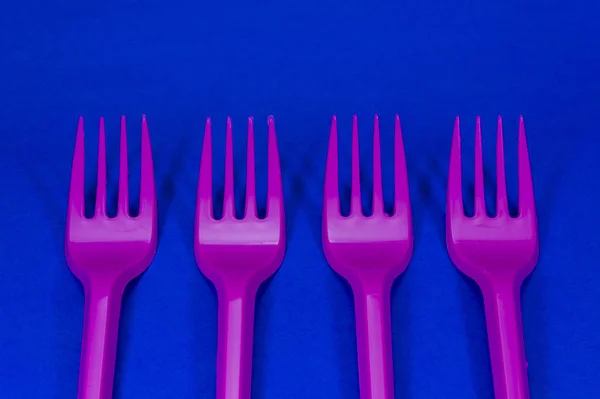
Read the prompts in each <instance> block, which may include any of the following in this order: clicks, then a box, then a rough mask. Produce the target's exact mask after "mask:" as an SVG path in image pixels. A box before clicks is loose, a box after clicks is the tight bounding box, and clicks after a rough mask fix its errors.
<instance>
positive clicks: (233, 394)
mask: <svg viewBox="0 0 600 399" xmlns="http://www.w3.org/2000/svg"><path fill="white" fill-rule="evenodd" d="M217 291H218V301H219V304H218V307H219V311H218V312H219V315H218V338H217V396H216V397H217V399H250V395H251V391H252V346H253V337H254V306H255V301H256V293H257V290H256V289H255V288H254V287H253V286H250V285H245V286H237V285H229V286H228V285H225V286H223V287H220V288H219V289H218V290H217Z"/></svg>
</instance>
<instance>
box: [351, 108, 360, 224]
mask: <svg viewBox="0 0 600 399" xmlns="http://www.w3.org/2000/svg"><path fill="white" fill-rule="evenodd" d="M350 214H351V215H360V214H362V201H361V198H360V151H359V148H358V117H357V116H356V115H354V117H353V118H352V188H351V194H350Z"/></svg>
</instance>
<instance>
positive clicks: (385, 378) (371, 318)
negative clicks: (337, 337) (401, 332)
mask: <svg viewBox="0 0 600 399" xmlns="http://www.w3.org/2000/svg"><path fill="white" fill-rule="evenodd" d="M390 291H391V287H387V286H386V285H384V284H380V285H379V284H378V285H377V286H375V287H364V286H358V287H354V306H355V313H356V341H357V345H358V377H359V384H360V398H361V399H393V397H394V370H393V362H392V326H391V324H392V323H391V314H390Z"/></svg>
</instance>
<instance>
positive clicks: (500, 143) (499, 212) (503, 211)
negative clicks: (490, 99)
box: [496, 116, 508, 217]
mask: <svg viewBox="0 0 600 399" xmlns="http://www.w3.org/2000/svg"><path fill="white" fill-rule="evenodd" d="M496 185H497V188H496V217H503V216H508V194H507V193H506V170H505V168H504V134H503V132H502V117H501V116H498V133H497V134H496Z"/></svg>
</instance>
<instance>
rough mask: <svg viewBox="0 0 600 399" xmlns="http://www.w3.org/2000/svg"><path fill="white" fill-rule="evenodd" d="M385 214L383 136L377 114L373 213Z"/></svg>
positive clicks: (374, 130) (374, 133) (374, 128)
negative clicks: (382, 178) (382, 159)
mask: <svg viewBox="0 0 600 399" xmlns="http://www.w3.org/2000/svg"><path fill="white" fill-rule="evenodd" d="M381 214H383V188H382V182H381V138H380V133H379V116H378V115H375V122H374V127H373V215H381Z"/></svg>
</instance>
